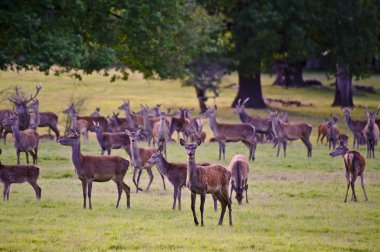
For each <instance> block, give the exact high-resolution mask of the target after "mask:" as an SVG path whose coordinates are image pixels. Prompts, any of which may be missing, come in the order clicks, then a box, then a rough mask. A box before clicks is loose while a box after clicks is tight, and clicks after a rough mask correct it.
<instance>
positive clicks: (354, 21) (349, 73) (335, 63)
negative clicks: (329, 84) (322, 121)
mask: <svg viewBox="0 0 380 252" xmlns="http://www.w3.org/2000/svg"><path fill="white" fill-rule="evenodd" d="M379 6H380V2H379V1H377V0H374V1H346V2H342V1H327V0H326V1H322V6H321V10H322V11H323V12H324V14H325V16H324V17H325V18H324V19H323V20H321V22H320V23H319V32H318V33H319V34H320V35H324V36H320V41H319V44H320V46H321V51H322V52H323V55H324V56H325V57H326V61H327V63H328V68H329V73H330V74H335V76H336V85H335V97H334V101H333V104H332V106H343V107H350V106H353V105H354V103H353V98H352V79H353V77H356V78H365V77H368V76H369V74H370V72H371V61H372V59H373V57H374V56H376V55H378V52H379V49H380V43H379V38H380V29H379V25H380V12H379Z"/></svg>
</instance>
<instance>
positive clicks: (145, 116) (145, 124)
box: [141, 105, 153, 146]
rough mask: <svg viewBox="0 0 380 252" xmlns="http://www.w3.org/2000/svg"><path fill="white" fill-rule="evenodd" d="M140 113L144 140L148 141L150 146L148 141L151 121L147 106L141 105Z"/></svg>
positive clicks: (149, 140)
mask: <svg viewBox="0 0 380 252" xmlns="http://www.w3.org/2000/svg"><path fill="white" fill-rule="evenodd" d="M141 115H142V118H143V129H144V135H145V137H146V140H147V142H148V146H150V143H151V142H152V138H153V136H152V129H153V126H152V124H151V122H150V121H149V112H148V108H147V107H145V106H143V105H141Z"/></svg>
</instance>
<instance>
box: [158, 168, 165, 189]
mask: <svg viewBox="0 0 380 252" xmlns="http://www.w3.org/2000/svg"><path fill="white" fill-rule="evenodd" d="M158 172H159V173H160V175H161V178H162V183H163V184H164V190H165V191H166V185H165V177H164V175H162V174H161V172H160V171H158Z"/></svg>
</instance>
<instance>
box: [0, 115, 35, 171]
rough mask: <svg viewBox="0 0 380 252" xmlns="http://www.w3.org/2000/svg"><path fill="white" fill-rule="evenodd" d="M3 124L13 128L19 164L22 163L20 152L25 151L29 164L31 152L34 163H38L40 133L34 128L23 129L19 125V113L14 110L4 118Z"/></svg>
mask: <svg viewBox="0 0 380 252" xmlns="http://www.w3.org/2000/svg"><path fill="white" fill-rule="evenodd" d="M3 124H4V125H6V126H9V127H11V128H12V132H13V137H14V145H15V148H16V153H17V164H20V153H21V152H25V155H26V163H27V164H29V154H28V153H30V155H32V157H33V164H35V165H36V164H37V159H38V144H39V135H38V133H37V131H36V130H34V129H26V130H23V131H21V130H20V126H19V115H18V114H17V113H16V112H12V113H10V114H9V115H8V117H7V118H5V119H4V121H3Z"/></svg>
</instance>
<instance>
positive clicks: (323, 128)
mask: <svg viewBox="0 0 380 252" xmlns="http://www.w3.org/2000/svg"><path fill="white" fill-rule="evenodd" d="M328 121H329V120H328V119H325V121H324V122H323V123H321V124H319V126H318V137H317V143H318V141H319V137H320V136H322V137H321V143H322V144H323V139H324V138H325V137H326V136H327V124H328Z"/></svg>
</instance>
